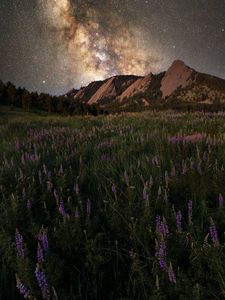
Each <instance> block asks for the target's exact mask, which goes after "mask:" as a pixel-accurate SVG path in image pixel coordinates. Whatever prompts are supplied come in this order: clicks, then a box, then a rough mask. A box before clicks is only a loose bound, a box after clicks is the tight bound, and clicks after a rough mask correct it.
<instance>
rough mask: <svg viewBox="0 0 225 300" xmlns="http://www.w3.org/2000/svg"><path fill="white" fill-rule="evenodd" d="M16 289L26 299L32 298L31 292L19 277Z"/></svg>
mask: <svg viewBox="0 0 225 300" xmlns="http://www.w3.org/2000/svg"><path fill="white" fill-rule="evenodd" d="M16 287H17V289H18V290H19V292H20V294H21V295H22V296H23V297H24V298H25V299H29V298H31V292H30V290H29V289H28V288H27V287H26V286H25V285H24V283H23V282H22V281H21V280H20V278H19V277H18V275H16Z"/></svg>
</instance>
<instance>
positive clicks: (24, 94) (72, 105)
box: [0, 80, 107, 116]
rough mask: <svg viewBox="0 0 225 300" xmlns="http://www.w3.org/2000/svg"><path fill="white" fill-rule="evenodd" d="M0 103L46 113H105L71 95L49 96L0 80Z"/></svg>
mask: <svg viewBox="0 0 225 300" xmlns="http://www.w3.org/2000/svg"><path fill="white" fill-rule="evenodd" d="M0 104H3V105H9V106H11V107H19V108H22V109H24V110H25V111H29V110H34V109H37V110H42V111H46V112H48V113H59V114H69V115H87V114H90V115H95V116H96V115H99V114H104V113H107V112H106V111H104V110H102V109H100V108H99V107H97V106H96V105H89V104H87V103H83V102H79V101H75V100H74V98H73V97H71V96H68V95H67V96H51V95H49V94H45V93H40V94H38V93H37V92H29V91H28V90H26V89H25V88H21V87H19V88H16V87H15V85H14V84H12V83H11V82H8V83H6V84H4V83H3V82H2V81H1V80H0Z"/></svg>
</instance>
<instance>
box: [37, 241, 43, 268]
mask: <svg viewBox="0 0 225 300" xmlns="http://www.w3.org/2000/svg"><path fill="white" fill-rule="evenodd" d="M37 261H38V263H42V262H44V253H43V249H42V248H41V245H40V244H39V243H38V247H37Z"/></svg>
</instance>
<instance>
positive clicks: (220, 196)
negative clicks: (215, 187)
mask: <svg viewBox="0 0 225 300" xmlns="http://www.w3.org/2000/svg"><path fill="white" fill-rule="evenodd" d="M218 200H219V207H223V205H224V198H223V195H222V194H219V199H218Z"/></svg>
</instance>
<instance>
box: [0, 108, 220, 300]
mask: <svg viewBox="0 0 225 300" xmlns="http://www.w3.org/2000/svg"><path fill="white" fill-rule="evenodd" d="M0 157H1V160H0V299H4V300H5V299H10V300H14V299H23V298H25V299H44V300H47V299H55V300H57V299H60V300H61V299H62V300H73V299H99V300H108V299H113V300H114V299H115V300H119V299H120V300H125V299H127V300H128V299H135V300H136V299H152V300H156V299H159V300H163V299H171V300H172V299H182V300H183V299H193V300H198V299H224V298H225V251H224V250H225V243H224V242H225V207H224V197H225V113H214V114H213V113H206V114H204V113H202V112H195V113H176V112H173V111H165V112H142V113H128V114H120V115H109V116H99V117H90V116H89V117H88V116H87V117H60V116H54V115H49V116H48V115H47V114H46V115H40V114H38V113H37V114H36V113H25V112H22V111H9V110H8V109H1V111H0Z"/></svg>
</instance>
